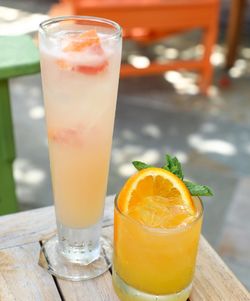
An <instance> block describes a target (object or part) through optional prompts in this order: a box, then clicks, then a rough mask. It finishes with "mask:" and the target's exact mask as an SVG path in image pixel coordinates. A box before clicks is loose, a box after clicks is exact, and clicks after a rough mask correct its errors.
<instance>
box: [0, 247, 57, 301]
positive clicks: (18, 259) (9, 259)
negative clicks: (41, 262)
mask: <svg viewBox="0 0 250 301" xmlns="http://www.w3.org/2000/svg"><path fill="white" fill-rule="evenodd" d="M39 253H40V244H39V243H38V242H36V243H32V244H26V245H24V246H19V247H14V248H10V249H5V250H1V251H0V300H2V301H12V300H15V301H19V300H20V301H24V300H25V301H33V300H34V301H44V300H53V301H57V300H58V301H59V300H61V298H60V295H59V293H58V290H57V287H56V285H55V282H54V280H53V278H52V277H51V276H50V275H49V274H48V273H47V272H46V271H45V270H43V269H42V268H41V267H39V266H38V264H37V263H38V258H39Z"/></svg>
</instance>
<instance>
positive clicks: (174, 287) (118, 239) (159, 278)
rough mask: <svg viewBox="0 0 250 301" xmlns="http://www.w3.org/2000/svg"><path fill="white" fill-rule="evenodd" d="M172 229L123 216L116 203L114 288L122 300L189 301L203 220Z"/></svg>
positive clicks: (198, 218) (199, 215) (198, 204)
mask: <svg viewBox="0 0 250 301" xmlns="http://www.w3.org/2000/svg"><path fill="white" fill-rule="evenodd" d="M193 200H194V204H195V207H196V211H197V215H196V216H195V217H194V219H192V220H190V222H186V223H185V224H183V225H179V226H176V227H173V228H151V227H148V226H145V225H143V224H141V223H140V222H138V221H137V220H135V219H133V218H132V217H130V216H127V215H124V214H123V213H122V212H121V211H120V210H119V207H118V204H117V200H116V203H115V212H114V217H115V222H114V259H113V273H112V274H113V285H114V288H115V291H116V293H117V295H118V296H119V298H120V300H121V301H145V300H147V301H155V300H158V301H186V300H187V299H188V297H189V295H190V292H191V287H192V280H193V276H194V271H195V262H196V255H197V250H198V244H199V238H200V231H201V226H202V218H203V206H202V203H201V200H200V199H199V198H197V197H193Z"/></svg>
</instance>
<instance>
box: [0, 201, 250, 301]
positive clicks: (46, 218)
mask: <svg viewBox="0 0 250 301" xmlns="http://www.w3.org/2000/svg"><path fill="white" fill-rule="evenodd" d="M113 201H114V197H109V198H107V201H106V212H105V218H104V225H105V228H104V229H103V232H104V234H105V235H107V236H109V237H112V236H113V235H112V227H111V226H110V225H111V223H112V222H113ZM55 228H56V226H55V215H54V210H53V208H52V207H47V208H42V209H38V210H32V211H27V212H23V213H18V214H12V215H8V216H4V217H1V218H0V300H1V301H2V300H3V301H9V300H11V301H12V300H28V301H29V300H46V301H47V300H48V301H50V300H53V301H54V300H55V301H56V300H60V298H59V294H58V291H57V288H56V286H55V283H54V281H53V278H52V277H51V276H50V275H49V274H48V273H47V272H46V271H45V270H42V269H41V268H40V267H39V266H38V257H39V251H40V245H39V241H42V240H43V239H45V238H46V237H49V236H50V235H51V234H52V233H53V232H54V231H55ZM31 242H32V243H31ZM57 286H58V287H59V289H60V293H61V295H62V296H63V298H64V299H65V300H66V301H68V300H70V301H71V300H72V301H75V300H84V301H92V300H95V301H118V299H117V297H116V295H115V293H114V291H113V289H112V282H111V275H110V273H108V272H107V273H106V274H105V275H103V276H102V277H99V278H96V279H94V280H89V281H86V282H78V283H73V282H68V281H65V280H60V279H57ZM19 296H21V299H20V298H19ZM18 298H19V299H18ZM39 298H40V299H39ZM190 301H250V296H249V293H248V292H247V290H246V289H245V288H244V287H243V285H242V284H241V283H240V282H239V280H237V278H236V277H235V276H234V275H233V274H232V272H231V271H230V270H229V269H228V267H227V266H226V265H225V264H224V263H223V261H222V260H221V259H220V257H219V256H218V255H217V254H216V252H215V251H214V250H213V249H212V248H211V246H210V245H209V244H208V243H207V242H206V240H205V239H204V238H203V237H202V238H201V241H200V249H199V255H198V260H197V268H196V274H195V279H194V288H193V291H192V295H191V297H190Z"/></svg>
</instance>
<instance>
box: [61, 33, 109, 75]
mask: <svg viewBox="0 0 250 301" xmlns="http://www.w3.org/2000/svg"><path fill="white" fill-rule="evenodd" d="M62 50H63V52H65V53H72V54H74V53H79V52H84V51H87V50H88V51H89V55H93V56H96V57H98V63H97V64H93V63H91V64H90V63H84V64H73V63H71V62H69V61H67V60H66V59H65V58H60V59H58V60H57V64H58V66H59V67H60V68H61V69H64V70H69V71H73V72H78V73H83V74H87V75H95V74H98V73H100V72H102V71H104V70H105V69H106V67H107V66H108V60H107V58H106V57H105V52H104V50H103V48H102V46H101V41H100V38H99V36H98V34H97V32H96V30H95V29H91V30H88V31H85V32H83V33H79V34H75V35H74V36H73V37H72V36H71V38H70V40H69V42H68V44H67V45H66V46H64V47H63V49H62Z"/></svg>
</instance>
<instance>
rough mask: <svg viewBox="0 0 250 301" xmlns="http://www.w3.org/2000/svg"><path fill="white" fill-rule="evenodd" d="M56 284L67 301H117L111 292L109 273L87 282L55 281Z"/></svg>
mask: <svg viewBox="0 0 250 301" xmlns="http://www.w3.org/2000/svg"><path fill="white" fill-rule="evenodd" d="M57 282H58V284H59V286H60V290H61V293H62V295H63V297H64V298H65V300H67V301H79V300H84V301H93V300H95V301H119V299H118V297H117V296H116V294H115V292H114V290H113V287H112V280H111V274H110V273H109V272H106V273H105V274H104V275H102V276H100V277H97V278H95V279H92V280H89V281H81V282H70V281H65V280H61V279H57Z"/></svg>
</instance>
